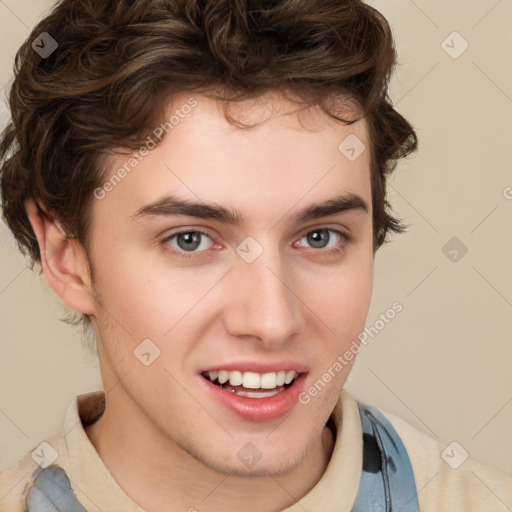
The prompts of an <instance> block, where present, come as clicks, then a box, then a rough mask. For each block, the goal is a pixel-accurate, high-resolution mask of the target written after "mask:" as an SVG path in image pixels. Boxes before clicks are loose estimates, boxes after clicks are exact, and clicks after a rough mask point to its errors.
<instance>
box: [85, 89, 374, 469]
mask: <svg viewBox="0 0 512 512" xmlns="http://www.w3.org/2000/svg"><path fill="white" fill-rule="evenodd" d="M193 97H194V98H195V100H196V101H197V104H195V105H194V106H193V108H190V109H189V108H185V107H183V106H184V105H187V104H188V105H193V101H191V100H190V95H184V94H182V95H179V96H176V97H175V98H174V99H173V105H172V111H173V112H175V111H176V109H178V111H179V115H178V114H177V115H176V117H175V119H174V122H173V127H172V131H171V130H169V131H170V133H169V135H168V136H166V137H165V138H164V139H163V141H162V142H161V143H160V144H159V145H158V146H156V147H155V148H153V149H151V150H149V151H148V152H147V153H148V154H146V151H145V150H143V151H142V153H143V154H145V156H144V158H142V159H141V160H140V161H138V163H137V165H136V166H133V167H132V168H131V167H128V166H127V167H125V170H126V169H130V171H129V172H125V173H123V172H121V173H119V172H118V173H117V177H118V178H120V179H117V178H115V179H113V180H111V182H110V183H111V186H109V185H107V186H105V187H104V188H103V189H102V190H103V191H104V193H103V192H101V193H100V192H98V193H97V194H96V196H97V197H98V198H97V199H95V200H94V204H93V209H92V228H91V262H92V265H93V267H94V283H93V285H94V290H93V291H94V295H95V297H96V299H97V302H96V305H95V311H94V315H93V316H92V321H93V325H94V328H95V330H96V335H97V339H98V351H99V356H100V363H101V370H102V376H103V380H104V386H105V389H106V390H107V391H108V390H109V389H111V388H113V387H114V386H117V390H118V391H117V392H116V393H110V394H109V393H107V409H108V408H109V406H110V405H109V400H110V401H111V402H112V401H113V400H114V397H115V400H117V402H118V403H117V404H116V405H114V404H112V407H116V408H117V410H119V411H121V410H122V411H124V413H126V414H128V413H129V414H130V418H131V420H133V422H134V424H135V423H137V424H138V426H140V427H141V428H143V429H145V431H146V432H152V433H154V434H155V435H156V436H159V438H160V439H161V440H162V441H163V442H164V443H168V445H169V447H174V448H176V447H179V448H180V449H183V450H185V452H187V453H188V454H190V455H192V456H193V457H194V459H195V460H198V461H200V462H202V463H204V464H205V465H206V466H208V467H210V468H213V469H215V470H217V471H220V472H224V473H231V472H234V473H237V474H246V475H248V474H263V473H264V472H270V473H272V474H281V473H283V472H286V471H288V470H290V469H291V468H293V467H295V466H297V465H298V464H299V463H300V461H301V460H302V458H303V457H304V456H305V454H306V453H307V452H308V450H309V449H310V448H311V447H312V446H313V445H314V443H315V442H317V440H318V439H319V438H320V436H321V432H322V429H323V427H324V424H325V422H326V421H327V419H328V417H329V415H330V414H331V412H332V409H333V408H334V405H335V403H336V401H337V400H338V397H339V394H340V391H341V389H342V387H343V385H344V383H345V380H346V378H347V375H348V373H349V371H350V369H351V366H352V364H353V360H351V361H348V360H346V359H344V363H343V364H341V363H340V362H339V359H338V358H339V356H342V355H343V354H344V353H345V352H346V351H347V350H348V349H349V348H350V347H351V346H352V347H353V342H354V340H356V339H357V335H358V334H359V333H360V332H361V331H362V330H363V328H364V322H365V319H366V315H367V312H368V308H369V304H370V298H371V286H372V271H373V230H372V211H371V184H370V155H369V153H370V151H369V150H368V149H367V150H365V151H363V152H362V154H361V155H360V156H359V157H358V158H357V159H355V160H353V158H352V159H351V160H353V161H351V160H349V159H348V158H347V157H346V156H345V155H344V154H343V153H342V152H341V151H340V150H339V149H338V146H339V145H340V143H342V142H343V141H344V140H345V138H346V137H347V136H349V135H355V136H357V137H358V138H359V140H360V141H362V142H363V143H364V144H365V146H366V148H369V144H370V143H369V140H368V133H367V126H366V122H365V121H364V120H362V121H358V122H357V123H355V124H353V125H351V126H346V125H344V124H342V123H340V122H336V121H333V120H332V119H328V118H327V116H325V115H324V114H321V113H320V112H319V111H318V110H316V109H312V108H309V109H308V110H306V111H304V112H303V113H302V114H300V115H298V114H296V113H293V112H292V110H294V109H296V106H294V105H293V104H290V103H288V102H286V101H284V100H281V99H279V98H277V97H274V96H268V97H266V99H265V101H260V102H258V103H254V104H249V103H247V104H246V108H245V109H244V110H243V111H242V110H238V111H237V112H239V115H237V116H235V117H237V118H238V119H242V120H244V121H247V120H250V121H258V122H260V124H258V125H257V126H256V127H255V128H251V129H247V130H242V129H240V128H237V127H235V126H233V125H230V124H229V123H228V121H226V119H225V118H224V115H223V113H222V110H221V107H220V105H219V104H218V103H216V102H215V101H214V100H212V99H208V98H207V97H204V96H201V95H198V94H196V95H193ZM187 102H188V103H187ZM272 109H274V110H272ZM279 109H281V110H279ZM285 112H288V114H287V115H282V114H283V113H285ZM244 116H245V117H244ZM177 120H178V121H177ZM153 138H155V137H153ZM349 140H350V139H349ZM149 145H150V146H151V145H152V144H151V143H150V144H149ZM349 154H351V153H350V152H349ZM127 160H128V159H127V157H121V156H118V157H116V158H115V160H113V168H112V174H111V176H113V175H114V174H115V173H116V171H117V170H118V169H120V168H122V167H123V165H124V164H125V163H126V162H127ZM132 164H133V162H132ZM105 191H107V192H105ZM184 203H185V204H184ZM196 203H197V204H200V205H202V207H201V206H197V205H196V206H194V205H195V204H196ZM205 205H208V207H206V206H205ZM313 205H323V206H324V207H323V208H320V207H318V208H315V209H313V208H312V206H313ZM100 304H101V305H100ZM337 361H338V364H336V362H337ZM209 372H211V373H209ZM327 374H328V375H327ZM226 379H227V382H225V383H224V384H223V386H222V387H221V386H220V384H221V381H225V380H226ZM283 380H284V381H285V382H284V383H283ZM318 381H321V383H320V384H319V383H318ZM116 383H117V384H116ZM315 383H316V386H315ZM311 389H316V392H315V391H311ZM121 402H122V403H121ZM248 443H252V444H248ZM253 445H254V446H253ZM254 447H256V450H257V452H256V450H255V448H254ZM244 450H245V451H244ZM252 452H255V453H259V454H260V455H261V459H260V460H259V461H258V462H257V464H254V465H253V466H251V467H249V466H250V465H246V464H244V463H243V462H244V460H243V458H244V456H246V455H247V454H248V455H254V453H252Z"/></svg>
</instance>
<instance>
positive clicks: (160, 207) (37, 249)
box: [0, 0, 512, 512]
mask: <svg viewBox="0 0 512 512" xmlns="http://www.w3.org/2000/svg"><path fill="white" fill-rule="evenodd" d="M394 64H395V49H394V46H393V41H392V37H391V31H390V28H389V26H388V24H387V22H386V20H385V19H384V18H383V17H382V16H381V15H380V14H379V13H378V12H377V11H375V10H374V9H373V8H371V7H369V6H367V5H365V4H363V3H362V2H359V1H356V0H347V1H342V0H336V1H333V0H317V1H312V0H283V1H272V2H269V1H257V2H244V1H241V0H233V1H232V2H220V1H216V2H214V1H199V0H195V1H190V0H187V1H185V0H168V1H164V0H155V1H147V2H133V1H131V0H118V1H113V2H104V1H100V0H87V1H86V0H62V1H60V2H59V3H58V4H57V5H56V7H55V8H54V10H53V11H52V13H51V14H50V15H49V16H48V17H47V18H46V19H45V20H43V21H42V22H41V23H40V24H39V25H38V26H37V27H36V28H35V29H34V31H33V33H32V34H31V36H30V37H29V39H28V40H27V42H26V43H25V44H24V45H23V46H22V48H21V49H20V52H19V55H18V68H17V73H16V80H15V82H14V85H13V88H12V92H11V102H10V105H11V111H12V118H13V123H12V125H10V126H9V127H8V129H7V130H6V131H5V132H4V134H3V138H2V141H1V145H0V156H1V157H2V167H1V187H2V199H3V212H4V217H5V220H6V222H7V223H8V225H9V227H10V229H11V230H12V232H13V233H14V236H15V237H16V239H17V241H18V243H19V244H20V247H21V249H22V250H24V251H25V252H26V253H28V254H29V255H30V256H31V258H32V259H33V260H34V261H35V262H37V263H40V264H41V266H42V269H43V272H44V275H45V278H46V280H47V281H48V283H49V285H50V286H51V287H52V289H53V290H54V291H55V292H56V293H57V294H58V295H59V297H60V298H61V299H62V300H63V301H64V303H65V304H66V305H67V306H68V307H69V308H70V309H71V310H73V311H76V312H77V313H78V314H79V315H80V317H79V318H80V321H81V322H82V323H83V324H84V325H85V326H90V328H92V329H93V332H94V335H95V338H96V343H97V350H98V356H99V362H100V368H101V374H102V379H103V385H104V390H105V391H104V392H93V393H89V394H85V395H80V396H78V397H76V399H75V400H74V401H73V402H72V403H71V405H70V407H69V409H68V411H67V413H66V418H65V421H64V425H63V428H62V431H61V432H58V433H56V434H55V435H54V436H53V437H51V438H50V439H47V440H46V441H45V442H43V443H42V444H40V445H38V446H37V447H34V448H36V449H35V450H33V451H31V452H30V453H27V455H26V456H25V457H24V458H23V459H22V460H21V461H20V462H19V463H18V465H17V466H16V467H15V468H12V469H9V470H6V471H4V472H3V473H2V474H1V475H0V509H1V510H2V511H4V510H5V511H22V510H29V511H31V512H35V511H37V512H40V511H47V510H48V511H49V510H52V511H55V510H59V511H83V510H88V511H96V510H99V511H103V512H110V511H123V512H128V511H136V510H137V511H140V510H145V511H149V512H157V511H158V512H162V511H180V510H182V511H189V512H191V511H196V510H197V511H200V512H205V511H239V510H244V511H247V512H249V511H277V510H286V511H294V512H295V511H305V510H307V511H337V512H338V511H352V510H353V511H369V510H375V511H381V510H382V511H389V510H393V511H398V510H402V511H417V510H422V511H444V510H446V511H462V510H471V511H489V510H492V511H502V510H503V511H505V510H510V509H511V507H512V481H511V479H510V478H509V477H508V476H507V475H505V474H503V473H501V472H499V471H496V470H493V469H491V468H489V467H487V466H485V465H483V464H480V463H478V462H476V461H472V460H468V461H466V462H465V463H464V464H463V465H462V466H461V467H459V468H458V469H453V468H451V467H450V466H449V465H448V464H446V463H445V462H444V461H443V459H442V458H441V451H442V450H443V448H444V447H443V446H442V445H441V444H439V443H438V442H436V441H434V440H433V439H431V438H429V437H428V436H426V435H424V434H423V433H421V432H419V431H418V430H416V429H414V428H413V427H412V426H410V425H409V424H407V423H406V422H404V421H403V420H401V419H399V418H397V417H395V416H393V415H391V414H387V413H386V414H384V413H382V412H381V411H379V410H378V409H376V408H374V407H371V406H366V405H365V404H362V403H358V402H357V401H356V400H355V399H354V398H352V397H351V396H350V395H349V394H348V393H347V392H346V391H344V390H343V386H344V384H345V381H346V379H347V376H348V374H349V372H350V370H351V368H352V365H353V363H354V356H355V354H357V352H358V350H359V347H358V346H357V343H355V341H357V340H358V339H359V338H358V335H359V334H360V333H361V332H362V330H363V329H364V324H365V319H366V315H367V312H368V308H369V304H370V298H371V291H372V271H373V262H374V256H375V252H376V250H377V249H378V247H379V246H380V245H382V243H383V242H384V241H385V239H386V234H387V233H388V232H389V231H396V232H399V231H401V225H400V223H399V222H398V221H397V220H396V219H394V218H393V217H392V216H391V214H390V212H389V210H388V205H387V203H386V201H385V197H386V178H387V176H388V175H389V173H390V172H391V171H392V170H393V168H394V166H395V164H396V161H397V159H399V158H400V157H403V156H406V155H407V154H409V153H410V152H411V151H413V150H414V149H415V148H416V144H417V141H416V135H415V133H414V130H413V129H412V127H411V126H410V124H409V123H408V122H407V121H406V120H405V119H404V118H403V117H402V116H401V115H400V114H398V113H397V112H396V111H395V110H394V109H393V107H392V105H391V103H390V101H389V99H388V97H387V85H388V80H389V77H390V74H391V72H392V70H393V67H394Z"/></svg>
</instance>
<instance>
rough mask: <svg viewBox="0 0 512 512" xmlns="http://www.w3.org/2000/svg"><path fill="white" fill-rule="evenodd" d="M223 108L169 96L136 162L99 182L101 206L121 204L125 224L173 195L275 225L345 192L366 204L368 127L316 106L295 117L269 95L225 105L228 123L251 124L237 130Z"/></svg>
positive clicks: (202, 99)
mask: <svg viewBox="0 0 512 512" xmlns="http://www.w3.org/2000/svg"><path fill="white" fill-rule="evenodd" d="M223 107H224V104H222V103H220V102H218V101H216V100H215V99H212V98H210V97H207V96H203V95H200V94H194V93H180V94H178V95H175V96H174V97H173V98H172V101H171V102H169V104H168V105H167V108H166V114H165V120H164V122H163V123H162V124H161V125H160V126H159V127H155V130H153V132H152V133H151V134H150V136H149V138H148V144H146V149H144V147H142V148H141V149H140V150H137V151H135V155H136V156H135V157H134V155H133V154H128V155H126V156H116V157H115V158H112V161H111V163H112V167H111V172H110V176H109V177H107V178H105V180H106V182H108V181H110V182H111V183H112V185H114V182H116V183H115V185H114V186H112V187H109V189H110V190H109V193H108V194H107V195H106V197H105V199H104V200H103V201H101V205H98V207H99V208H100V209H104V208H106V207H107V204H110V205H112V208H113V209H115V208H116V206H115V204H116V203H117V204H120V203H122V204H123V208H122V210H123V211H126V213H127V216H128V215H133V214H134V213H135V212H136V211H137V210H139V209H140V208H141V207H142V206H143V205H144V204H149V203H151V202H155V201H156V200H158V199H159V197H163V196H164V195H166V194H167V195H169V194H173V195H178V196H179V197H182V198H189V199H193V200H194V201H197V200H205V201H206V200H208V201H209V202H211V201H214V202H216V203H218V204H223V205H229V206H230V207H231V208H232V209H236V210H237V211H239V212H241V213H247V215H244V217H248V218H249V217H251V215H252V214H251V213H249V209H250V210H251V211H252V212H253V213H254V215H255V216H257V218H258V219H259V220H261V221H263V220H264V219H265V218H268V219H270V218H273V219H274V221H275V218H276V215H277V216H280V215H282V211H281V210H282V209H285V208H288V209H289V208H290V207H291V206H292V205H293V204H297V203H299V202H301V205H300V206H305V205H307V204H308V203H311V202H313V201H314V200H315V201H318V200H325V199H328V198H330V197H333V196H334V195H339V194H342V193H353V194H357V195H359V196H362V197H364V198H365V200H366V201H367V202H368V203H371V201H370V190H371V187H370V151H369V148H370V141H369V139H368V129H367V123H366V120H365V119H361V120H359V121H357V122H355V123H353V124H351V125H346V124H344V123H342V122H340V121H336V120H334V119H332V118H330V117H329V116H327V114H325V113H323V112H321V110H320V109H319V108H318V107H308V108H306V109H302V110H300V108H301V107H300V106H298V105H297V104H296V103H294V102H292V101H289V100H286V99H284V98H283V97H282V96H280V95H278V94H276V93H269V94H267V95H265V96H264V97H260V98H258V99H255V100H247V101H244V102H241V103H237V104H233V105H229V108H228V115H231V116H232V117H234V118H235V119H236V120H237V121H240V122H242V123H244V124H246V123H247V124H255V126H254V127H251V128H240V127H238V126H236V125H233V124H231V123H230V122H229V121H228V120H227V119H226V116H225V115H224V110H223ZM299 110H300V111H299ZM162 132H163V133H162ZM159 134H160V136H161V137H163V140H162V142H159V141H158V137H157V136H158V135H159ZM149 139H151V140H152V141H153V143H152V142H150V140H149ZM154 142H158V145H155V144H154ZM148 148H150V149H148ZM142 153H143V154H144V156H142V157H141V155H142ZM130 157H131V160H130ZM127 163H128V165H127ZM132 164H133V165H132ZM120 169H125V170H126V171H128V172H121V173H119V170H120ZM116 174H117V175H119V174H121V175H122V176H123V177H122V179H117V178H119V176H117V178H116ZM113 178H115V179H113ZM119 211H120V210H116V214H119Z"/></svg>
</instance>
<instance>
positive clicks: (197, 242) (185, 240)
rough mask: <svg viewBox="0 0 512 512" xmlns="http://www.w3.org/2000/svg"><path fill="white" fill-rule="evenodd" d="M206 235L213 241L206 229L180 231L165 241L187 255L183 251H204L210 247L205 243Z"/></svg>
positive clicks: (164, 241)
mask: <svg viewBox="0 0 512 512" xmlns="http://www.w3.org/2000/svg"><path fill="white" fill-rule="evenodd" d="M204 237H206V238H208V239H209V240H210V241H211V238H210V237H209V235H208V234H207V233H205V232H204V231H198V230H193V231H192V230H190V231H178V232H177V233H173V234H172V235H171V236H169V237H167V238H166V239H165V240H163V243H165V244H169V245H170V246H171V247H172V248H173V249H174V250H175V251H176V252H179V253H182V255H185V256H186V254H183V253H187V252H188V253H193V252H203V251H204V250H206V249H208V248H209V247H210V245H208V244H207V243H204ZM198 249H199V250H198Z"/></svg>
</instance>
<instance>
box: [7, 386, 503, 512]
mask: <svg viewBox="0 0 512 512" xmlns="http://www.w3.org/2000/svg"><path fill="white" fill-rule="evenodd" d="M104 406H105V395H104V392H103V391H95V392H91V393H86V394H82V395H78V396H77V397H75V398H74V399H73V401H72V402H71V404H70V405H69V407H68V409H67V412H66V415H65V419H64V424H63V427H62V430H61V431H60V432H58V433H55V434H54V435H53V436H51V437H49V438H48V439H47V440H46V441H44V442H43V443H40V444H38V445H37V446H34V448H33V449H32V450H30V451H29V452H27V454H26V455H25V456H24V457H23V458H22V459H21V460H20V461H19V462H18V464H17V465H16V466H15V467H13V468H11V469H7V470H4V471H2V472H0V510H1V511H2V512H25V511H26V510H27V506H26V495H27V492H28V490H29V489H30V487H31V486H32V485H33V481H34V473H35V472H36V471H37V470H38V469H40V467H45V466H47V465H49V464H50V463H53V464H57V465H58V466H60V467H61V468H63V469H64V470H65V472H66V474H67V476H68V477H69V480H70V482H71V488H72V490H73V491H74V493H75V495H76V497H77V499H78V501H79V502H80V503H81V504H82V505H83V507H84V508H85V509H86V510H87V511H88V512H96V511H98V512H143V509H142V508H141V507H140V506H138V505H137V504H136V503H135V502H134V501H133V500H132V499H131V498H130V497H129V489H127V490H123V489H122V488H121V487H120V486H119V484H118V483H117V482H116V480H115V479H114V478H113V476H112V475H111V474H110V472H109V471H108V469H107V467H106V466H105V465H104V463H103V461H102V459H101V458H100V456H99V454H98V452H97V451H96V449H95V448H94V446H93V444H92V443H91V442H90V440H89V438H88V436H87V434H86V432H85V427H86V426H88V425H90V424H92V423H94V422H95V421H96V420H97V419H98V418H99V417H100V416H101V415H102V413H103V411H104ZM379 410H380V411H381V412H382V413H383V414H384V415H385V416H386V418H387V419H388V420H389V421H390V422H391V424H392V425H393V427H394V428H395V429H396V431H397V432H398V434H399V436H400V438H401V439H402V442H403V443H404V445H405V448H406V449H407V453H408V454H409V457H410V460H411V464H412V467H413V471H414V479H415V482H416V488H417V491H418V501H419V505H420V510H421V511H422V512H443V511H446V512H462V511H464V512H510V511H511V510H512V478H511V477H510V476H508V475H506V474H505V473H503V472H501V471H498V470H495V469H493V468H490V467H489V466H487V465H484V464H481V463H479V462H477V461H474V460H472V459H471V458H468V459H467V460H465V461H464V462H463V463H462V464H460V465H458V466H457V467H456V468H455V467H452V466H456V465H457V464H450V463H449V462H450V460H449V457H447V456H446V453H445V455H444V458H443V457H442V456H441V454H442V452H443V451H444V450H445V448H446V446H445V445H443V444H441V443H439V442H438V441H436V440H435V439H432V438H431V437H429V436H427V435H426V434H424V433H423V432H420V431H419V430H417V429H416V428H415V427H413V426H412V425H410V424H409V423H407V422H406V421H404V420H402V419H401V418H398V417H396V416H395V415H393V414H391V413H388V412H385V411H383V410H382V409H379ZM331 418H332V420H333V424H334V426H335V429H336V441H335V445H334V449H333V452H332V456H331V459H330V461H329V464H328V466H327V468H326V471H325V472H324V474H323V476H322V478H321V479H320V480H319V481H318V482H317V484H316V485H315V486H314V487H313V489H311V491H310V492H309V493H308V494H306V495H305V496H304V497H303V498H302V499H301V500H300V501H299V502H298V503H296V504H294V505H292V506H291V507H288V508H287V509H285V510H284V511H283V512H304V510H307V511H308V512H315V511H322V512H350V511H351V509H352V507H353V505H354V502H355V499H356V496H357V492H358V488H359V481H360V476H361V469H362V451H363V442H362V431H361V421H360V417H359V412H358V407H357V402H356V400H355V399H354V398H353V397H352V396H351V395H350V394H349V393H348V392H347V391H346V390H343V391H342V393H341V394H340V398H339V400H338V402H337V403H336V406H335V408H334V410H333V413H332V415H331ZM448 455H449V453H448ZM458 462H460V461H458Z"/></svg>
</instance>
